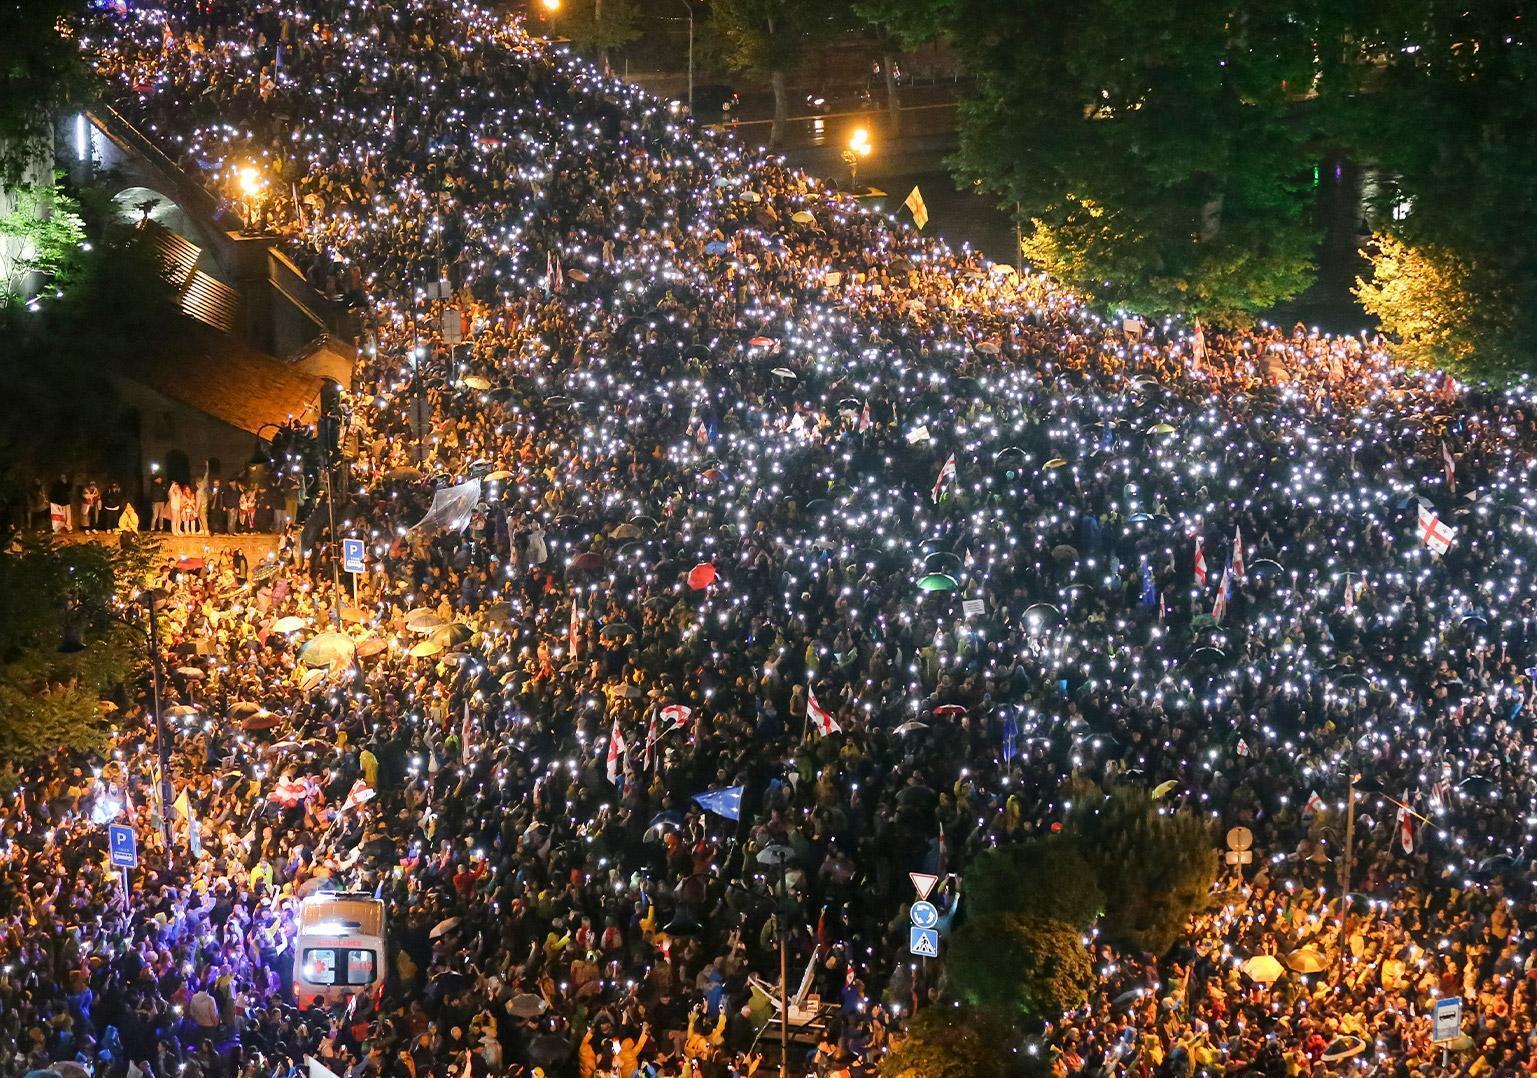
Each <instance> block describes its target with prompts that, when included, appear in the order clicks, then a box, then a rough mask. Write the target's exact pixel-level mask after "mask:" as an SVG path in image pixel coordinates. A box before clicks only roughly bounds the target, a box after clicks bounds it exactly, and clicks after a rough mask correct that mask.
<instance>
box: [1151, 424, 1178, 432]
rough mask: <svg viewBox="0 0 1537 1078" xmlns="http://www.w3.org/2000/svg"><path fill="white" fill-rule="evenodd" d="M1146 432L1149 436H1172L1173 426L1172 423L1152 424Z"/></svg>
mask: <svg viewBox="0 0 1537 1078" xmlns="http://www.w3.org/2000/svg"><path fill="white" fill-rule="evenodd" d="M1147 432H1148V433H1149V434H1173V433H1174V424H1173V423H1154V424H1153V425H1152V426H1151V427H1148V428H1147Z"/></svg>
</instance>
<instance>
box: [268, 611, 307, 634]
mask: <svg viewBox="0 0 1537 1078" xmlns="http://www.w3.org/2000/svg"><path fill="white" fill-rule="evenodd" d="M302 628H304V619H303V618H301V617H299V616H297V615H295V614H289V615H288V616H287V617H286V618H278V619H277V621H274V622H273V623H272V631H273V632H275V633H296V632H298V631H299V630H300V629H302Z"/></svg>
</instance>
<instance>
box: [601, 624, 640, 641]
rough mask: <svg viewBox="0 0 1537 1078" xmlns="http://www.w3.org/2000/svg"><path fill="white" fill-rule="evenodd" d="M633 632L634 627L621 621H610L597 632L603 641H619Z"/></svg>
mask: <svg viewBox="0 0 1537 1078" xmlns="http://www.w3.org/2000/svg"><path fill="white" fill-rule="evenodd" d="M634 631H635V626H633V625H630V624H628V623H626V622H623V621H611V622H609V623H608V624H607V625H605V626H603V628H602V629H600V630H599V631H598V635H599V636H601V637H602V638H603V639H604V640H619V639H622V638H623V637H626V636H629V635H630V634H631V633H633V632H634Z"/></svg>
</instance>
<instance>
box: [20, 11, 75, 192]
mask: <svg viewBox="0 0 1537 1078" xmlns="http://www.w3.org/2000/svg"><path fill="white" fill-rule="evenodd" d="M84 10H85V0H21V2H17V3H8V4H0V42H4V43H5V44H4V52H3V62H0V187H4V188H11V187H15V186H17V185H18V184H20V183H21V182H22V181H23V180H24V179H25V178H26V175H27V170H28V168H29V166H30V165H32V163H33V162H34V161H35V160H36V159H37V157H38V156H39V155H46V154H47V153H48V151H49V150H50V149H51V142H52V138H53V126H52V125H53V119H54V116H55V114H56V113H57V112H58V111H60V110H62V109H64V108H67V107H70V106H72V105H75V104H78V103H80V102H83V101H86V100H89V98H90V96H91V91H92V88H93V86H94V81H93V79H92V76H91V72H90V67H89V65H88V64H86V63H85V61H84V59H83V57H82V54H81V52H80V48H79V46H78V44H77V43H76V41H75V40H74V37H73V33H72V31H70V27H71V25H72V24H73V22H74V21H75V20H76V19H77V18H78V17H79V15H80V14H81V13H82V12H83V11H84ZM61 30H63V31H65V32H63V33H61V32H60V31H61Z"/></svg>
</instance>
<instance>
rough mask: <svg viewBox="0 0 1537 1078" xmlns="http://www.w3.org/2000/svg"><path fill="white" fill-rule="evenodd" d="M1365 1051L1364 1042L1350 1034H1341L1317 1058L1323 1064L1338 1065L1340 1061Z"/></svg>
mask: <svg viewBox="0 0 1537 1078" xmlns="http://www.w3.org/2000/svg"><path fill="white" fill-rule="evenodd" d="M1364 1051H1366V1042H1365V1041H1363V1040H1362V1039H1361V1038H1360V1037H1357V1036H1355V1035H1354V1034H1351V1033H1342V1034H1340V1035H1339V1036H1338V1037H1335V1038H1334V1040H1332V1041H1330V1042H1329V1046H1328V1047H1327V1048H1325V1049H1324V1054H1323V1055H1322V1056H1320V1057H1319V1058H1320V1059H1322V1060H1323V1061H1324V1062H1325V1063H1338V1062H1339V1061H1340V1060H1342V1059H1349V1058H1350V1057H1351V1056H1358V1055H1360V1054H1361V1053H1362V1052H1364Z"/></svg>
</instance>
